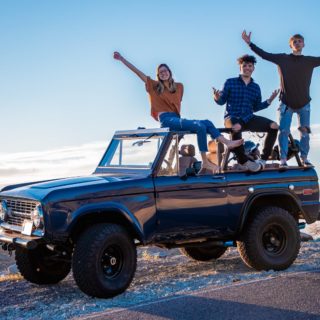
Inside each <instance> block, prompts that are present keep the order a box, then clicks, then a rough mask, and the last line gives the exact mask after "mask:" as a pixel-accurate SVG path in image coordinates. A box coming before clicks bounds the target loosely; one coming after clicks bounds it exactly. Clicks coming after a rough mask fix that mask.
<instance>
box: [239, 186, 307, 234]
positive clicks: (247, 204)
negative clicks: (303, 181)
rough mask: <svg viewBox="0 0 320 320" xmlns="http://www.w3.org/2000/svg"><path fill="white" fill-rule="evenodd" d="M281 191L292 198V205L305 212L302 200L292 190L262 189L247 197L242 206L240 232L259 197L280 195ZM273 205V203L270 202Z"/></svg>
mask: <svg viewBox="0 0 320 320" xmlns="http://www.w3.org/2000/svg"><path fill="white" fill-rule="evenodd" d="M279 193H281V194H282V195H285V196H286V197H289V198H290V199H291V200H292V205H293V206H296V207H297V209H299V210H300V211H302V212H303V210H302V208H301V205H300V200H299V198H297V197H296V196H295V195H294V194H292V193H291V192H289V191H288V190H286V189H282V190H279V189H277V190H270V191H267V192H266V191H261V192H256V193H254V194H252V195H251V196H249V197H248V198H247V200H246V201H245V203H244V206H243V208H242V211H241V216H240V224H239V228H238V232H240V231H241V230H242V229H243V226H244V223H245V221H246V219H247V217H248V214H249V211H250V209H251V207H252V205H253V204H254V203H255V202H256V201H257V200H259V199H261V198H266V197H269V196H273V195H274V196H275V195H277V196H278V195H279ZM270 205H272V204H270Z"/></svg>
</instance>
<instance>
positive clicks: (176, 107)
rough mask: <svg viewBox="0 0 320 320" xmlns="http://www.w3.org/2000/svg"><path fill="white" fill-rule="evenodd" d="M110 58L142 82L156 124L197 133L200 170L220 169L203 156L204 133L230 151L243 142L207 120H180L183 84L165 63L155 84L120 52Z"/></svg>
mask: <svg viewBox="0 0 320 320" xmlns="http://www.w3.org/2000/svg"><path fill="white" fill-rule="evenodd" d="M113 57H114V59H116V60H119V61H121V62H122V63H123V64H124V65H125V66H126V67H128V68H129V69H130V70H131V71H133V72H134V73H135V74H136V75H137V76H138V77H139V78H140V79H141V80H142V81H143V82H144V83H145V85H146V90H147V92H148V95H149V99H150V104H151V115H152V117H153V118H154V119H155V120H156V121H160V124H161V127H168V128H170V130H174V131H191V132H194V133H196V134H197V139H198V146H199V150H200V153H201V158H202V168H203V169H207V170H210V171H211V172H213V173H215V172H218V171H219V167H218V166H217V165H215V164H213V163H211V162H210V161H208V159H207V157H206V152H207V151H208V147H207V134H210V135H211V137H212V139H216V140H217V141H219V142H222V143H224V144H225V145H226V146H227V147H228V148H229V149H233V148H235V147H237V146H239V145H241V144H242V143H243V140H242V139H240V140H237V141H231V140H228V139H226V138H225V137H224V136H223V135H222V134H221V133H220V132H219V130H218V129H217V128H216V127H215V126H214V125H213V123H212V122H211V121H209V120H188V119H184V118H181V116H180V111H181V101H182V97H183V85H182V83H178V82H175V81H174V80H173V78H172V72H171V70H170V68H169V67H168V66H167V65H166V64H160V65H159V66H158V68H157V80H156V81H155V80H152V79H151V78H150V77H148V76H146V75H145V74H144V73H143V72H141V71H140V70H139V69H137V68H136V67H135V66H134V65H133V64H131V63H130V62H129V61H127V60H126V59H125V58H124V57H123V56H122V55H121V54H120V53H119V52H114V54H113Z"/></svg>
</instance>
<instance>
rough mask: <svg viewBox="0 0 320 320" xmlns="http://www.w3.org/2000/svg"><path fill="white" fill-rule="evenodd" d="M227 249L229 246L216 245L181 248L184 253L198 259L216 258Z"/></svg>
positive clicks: (208, 259)
mask: <svg viewBox="0 0 320 320" xmlns="http://www.w3.org/2000/svg"><path fill="white" fill-rule="evenodd" d="M226 250H227V248H224V247H214V246H205V247H184V248H180V252H181V253H182V254H184V255H185V256H187V257H188V258H191V259H193V260H196V261H210V260H216V259H218V258H220V257H221V256H222V255H223V254H224V253H225V252H226Z"/></svg>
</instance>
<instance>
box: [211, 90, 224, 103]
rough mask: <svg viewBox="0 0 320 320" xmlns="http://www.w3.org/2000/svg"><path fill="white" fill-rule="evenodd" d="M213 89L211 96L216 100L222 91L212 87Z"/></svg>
mask: <svg viewBox="0 0 320 320" xmlns="http://www.w3.org/2000/svg"><path fill="white" fill-rule="evenodd" d="M212 90H213V98H214V100H216V101H218V100H219V99H220V97H221V95H222V91H220V90H217V89H216V88H214V87H212Z"/></svg>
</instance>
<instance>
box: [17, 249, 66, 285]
mask: <svg viewBox="0 0 320 320" xmlns="http://www.w3.org/2000/svg"><path fill="white" fill-rule="evenodd" d="M54 254H55V253H54V252H52V251H50V250H49V249H48V248H46V247H44V246H40V247H37V248H35V249H33V250H28V249H25V248H21V247H17V248H16V250H15V260H16V265H17V268H18V270H19V271H20V273H21V275H22V276H23V277H24V278H25V279H26V280H28V281H30V282H32V283H36V284H54V283H58V282H60V281H61V280H63V279H64V278H65V277H66V276H67V275H68V274H69V272H70V269H71V262H69V261H64V260H56V259H54V258H53V255H54Z"/></svg>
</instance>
